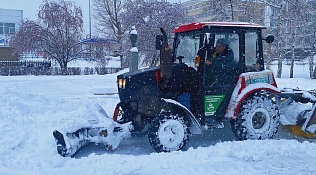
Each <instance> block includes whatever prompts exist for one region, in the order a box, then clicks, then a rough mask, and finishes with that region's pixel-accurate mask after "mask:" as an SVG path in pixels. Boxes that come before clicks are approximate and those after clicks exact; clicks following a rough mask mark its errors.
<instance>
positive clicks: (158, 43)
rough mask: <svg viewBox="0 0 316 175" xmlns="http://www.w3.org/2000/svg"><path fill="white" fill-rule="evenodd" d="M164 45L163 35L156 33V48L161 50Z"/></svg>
mask: <svg viewBox="0 0 316 175" xmlns="http://www.w3.org/2000/svg"><path fill="white" fill-rule="evenodd" d="M162 46H163V36H162V35H156V49H157V50H161V48H162Z"/></svg>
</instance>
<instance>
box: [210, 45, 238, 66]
mask: <svg viewBox="0 0 316 175" xmlns="http://www.w3.org/2000/svg"><path fill="white" fill-rule="evenodd" d="M206 60H209V61H211V62H212V64H211V68H212V69H217V70H220V69H225V70H227V69H228V70H229V69H232V68H233V67H234V66H235V62H234V53H233V51H232V50H230V49H229V48H227V50H226V51H224V52H223V53H217V52H216V51H214V54H213V55H212V56H207V59H206Z"/></svg>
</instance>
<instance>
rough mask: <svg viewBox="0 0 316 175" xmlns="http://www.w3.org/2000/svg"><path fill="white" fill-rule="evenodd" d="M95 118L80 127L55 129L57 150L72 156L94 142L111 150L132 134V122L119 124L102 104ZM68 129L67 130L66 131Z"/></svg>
mask: <svg viewBox="0 0 316 175" xmlns="http://www.w3.org/2000/svg"><path fill="white" fill-rule="evenodd" d="M94 112H96V113H94V114H95V116H94V115H93V116H94V117H95V119H90V120H87V122H86V123H87V126H86V127H81V128H80V129H77V130H75V129H69V128H68V129H60V130H55V131H53V136H54V139H55V143H56V147H57V152H58V154H60V155H61V156H63V157H72V156H73V155H74V154H75V153H76V152H77V151H78V150H79V149H80V148H81V147H83V146H84V145H86V144H87V143H90V142H93V143H96V144H103V145H105V146H106V147H107V148H108V149H109V150H113V149H116V148H117V147H118V146H119V144H120V142H121V141H122V140H123V139H124V138H126V137H128V136H130V130H131V127H132V126H131V122H129V123H125V124H119V123H117V122H115V121H113V120H112V119H111V118H109V117H108V115H107V114H106V112H105V111H104V110H103V108H102V107H101V106H97V108H96V109H95V111H94ZM65 130H66V131H65Z"/></svg>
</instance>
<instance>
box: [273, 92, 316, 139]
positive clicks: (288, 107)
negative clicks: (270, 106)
mask: <svg viewBox="0 0 316 175" xmlns="http://www.w3.org/2000/svg"><path fill="white" fill-rule="evenodd" d="M315 95H316V93H315V91H314V90H313V91H304V90H298V89H282V93H281V94H279V95H278V98H277V103H278V107H279V108H280V110H281V112H282V115H281V124H282V125H286V129H287V131H289V132H290V133H292V134H294V135H296V136H301V137H305V138H316V133H315V132H316V111H315V107H316V105H315V103H316V97H315Z"/></svg>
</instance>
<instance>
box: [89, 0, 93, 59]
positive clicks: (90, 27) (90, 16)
mask: <svg viewBox="0 0 316 175" xmlns="http://www.w3.org/2000/svg"><path fill="white" fill-rule="evenodd" d="M89 38H90V40H91V0H89ZM89 45H90V49H89V51H90V52H89V54H90V59H91V56H92V54H91V50H92V46H91V42H90V44H89Z"/></svg>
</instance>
